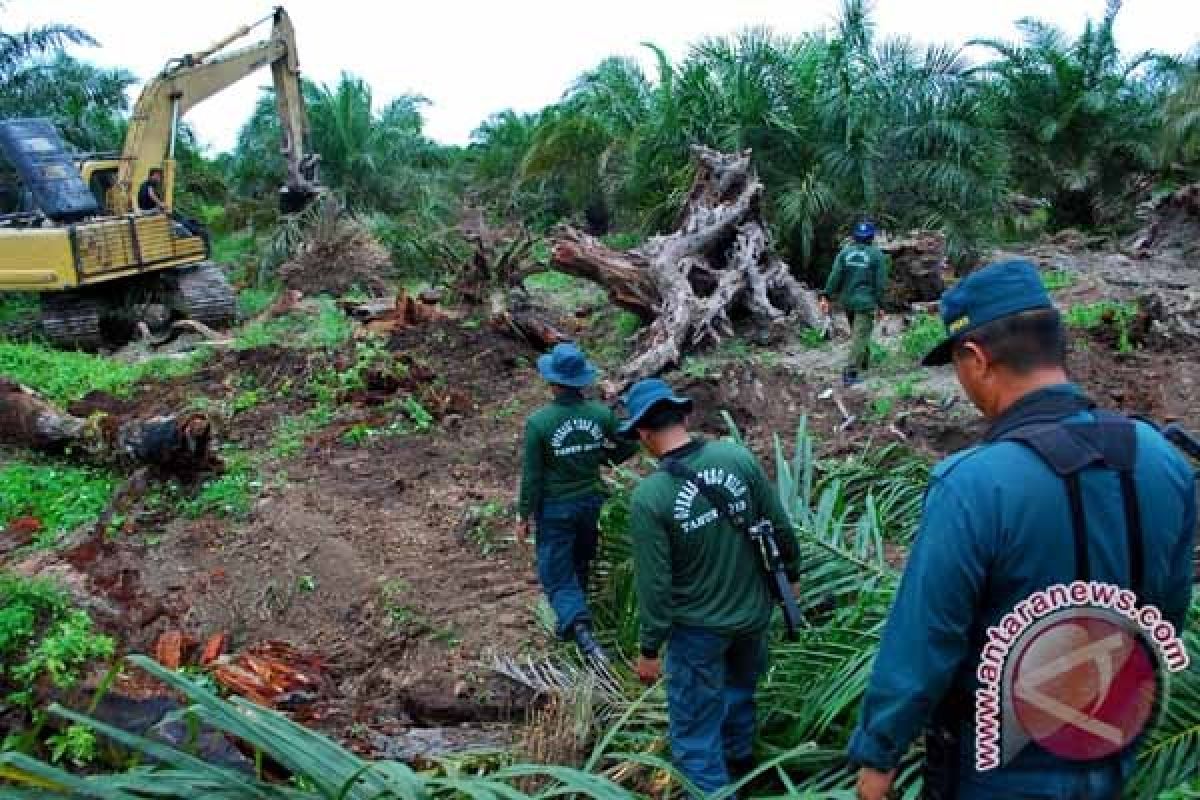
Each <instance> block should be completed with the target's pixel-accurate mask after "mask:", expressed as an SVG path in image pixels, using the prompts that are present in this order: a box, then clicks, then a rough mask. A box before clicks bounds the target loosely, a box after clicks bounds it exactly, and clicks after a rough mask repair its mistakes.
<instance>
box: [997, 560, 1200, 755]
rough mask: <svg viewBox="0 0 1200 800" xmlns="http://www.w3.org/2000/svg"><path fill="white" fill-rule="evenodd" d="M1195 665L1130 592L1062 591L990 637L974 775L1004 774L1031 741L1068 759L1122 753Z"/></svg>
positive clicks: (1040, 597)
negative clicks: (1168, 677) (1169, 679)
mask: <svg viewBox="0 0 1200 800" xmlns="http://www.w3.org/2000/svg"><path fill="white" fill-rule="evenodd" d="M1189 663H1190V661H1189V658H1188V654H1187V651H1186V649H1185V648H1184V646H1183V642H1182V640H1180V638H1179V637H1178V635H1177V631H1176V630H1175V627H1174V626H1173V625H1172V624H1171V623H1170V622H1168V621H1166V620H1164V619H1163V618H1162V614H1161V613H1160V612H1159V610H1158V609H1157V608H1155V607H1154V606H1138V605H1137V598H1136V596H1135V595H1134V593H1133V592H1131V591H1129V590H1128V589H1122V588H1120V587H1118V586H1114V585H1112V584H1106V583H1095V582H1084V581H1076V582H1074V583H1072V584H1070V585H1064V584H1059V585H1055V586H1052V587H1050V588H1049V589H1046V590H1044V591H1041V592H1036V593H1034V594H1033V595H1031V596H1030V597H1029V598H1028V599H1026V600H1024V601H1022V602H1020V603H1018V604H1017V605H1016V607H1015V608H1014V609H1013V611H1011V612H1009V613H1008V614H1006V615H1005V616H1004V617H1003V618H1002V619H1001V620H1000V622H999V623H998V624H997V625H995V626H993V627H992V628H989V629H988V631H987V642H986V644H985V645H984V648H983V652H982V654H981V658H980V662H979V667H978V668H977V670H976V677H977V678H978V680H979V683H980V688H979V689H978V690H977V691H976V694H975V739H976V741H975V767H976V769H978V770H980V771H986V770H991V769H996V768H997V767H1000V766H1002V765H1003V764H1005V763H1008V762H1009V761H1011V760H1012V759H1013V758H1014V757H1016V755H1017V754H1018V753H1020V752H1021V751H1022V750H1023V749H1024V748H1025V747H1026V746H1028V745H1029V744H1030V743H1031V742H1032V743H1036V744H1038V745H1040V746H1041V747H1043V748H1045V749H1046V750H1048V751H1049V752H1051V753H1053V754H1055V755H1057V756H1059V757H1060V758H1064V759H1069V760H1074V761H1092V760H1095V759H1100V758H1104V757H1106V756H1109V755H1112V754H1114V753H1117V752H1120V751H1121V750H1123V749H1124V748H1126V747H1127V746H1128V745H1129V744H1130V743H1132V742H1133V741H1134V739H1136V738H1137V737H1138V736H1139V735H1140V734H1141V733H1142V731H1144V730H1145V729H1146V727H1147V726H1148V725H1149V724H1150V722H1151V720H1152V719H1153V717H1154V714H1155V711H1156V709H1157V707H1158V701H1159V698H1160V697H1161V695H1162V681H1163V676H1164V673H1165V672H1178V671H1181V670H1184V669H1187V667H1188V665H1189Z"/></svg>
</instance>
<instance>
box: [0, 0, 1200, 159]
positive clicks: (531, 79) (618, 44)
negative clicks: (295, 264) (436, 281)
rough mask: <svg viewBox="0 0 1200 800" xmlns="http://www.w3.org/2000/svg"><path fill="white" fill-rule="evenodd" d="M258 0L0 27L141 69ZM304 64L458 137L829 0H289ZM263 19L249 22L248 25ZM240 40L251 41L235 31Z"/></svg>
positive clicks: (1008, 23)
mask: <svg viewBox="0 0 1200 800" xmlns="http://www.w3.org/2000/svg"><path fill="white" fill-rule="evenodd" d="M273 5H274V3H271V2H262V0H203V2H196V0H186V1H185V0H108V1H107V2H102V1H101V0H8V2H7V3H6V4H5V5H4V6H3V7H2V8H0V29H2V30H5V31H12V30H18V29H22V28H24V27H25V26H27V25H31V24H40V23H44V22H49V21H58V22H70V23H73V24H75V25H78V26H79V27H81V28H83V29H84V30H86V31H88V32H89V33H91V34H92V35H93V36H94V37H95V38H96V39H98V40H99V41H100V43H101V46H100V47H98V48H87V49H79V50H77V51H75V52H76V55H79V56H81V57H83V58H87V59H89V60H91V61H94V62H96V63H99V64H103V65H106V66H123V67H126V68H128V69H130V70H132V71H133V73H134V74H135V75H137V76H138V78H139V79H140V80H144V79H146V78H147V77H149V76H152V75H154V74H155V73H156V72H158V70H160V69H161V68H162V66H163V64H164V63H165V62H166V60H167V58H168V57H171V56H178V55H181V54H183V53H185V52H189V51H194V50H197V49H200V48H201V47H204V46H206V45H208V44H209V43H210V42H212V41H215V40H216V39H218V38H220V37H222V36H224V35H226V34H228V33H230V32H232V31H233V30H234V29H235V28H237V27H238V26H240V25H243V24H246V23H249V22H252V21H254V20H256V19H258V18H260V17H262V16H265V15H266V14H267V13H269V12H270V9H271V8H272V6H273ZM286 5H287V9H288V11H289V13H290V14H291V16H292V19H293V21H294V23H295V26H296V37H297V41H298V48H299V51H300V63H301V68H302V70H303V72H304V74H305V75H306V76H307V77H308V78H310V79H312V80H315V81H317V82H321V83H332V82H335V81H336V80H337V78H338V75H339V74H340V73H341V72H342V71H343V70H345V71H348V72H352V73H354V74H356V75H358V76H361V77H362V78H365V79H366V80H367V82H368V83H370V84H371V86H372V87H373V88H374V91H375V102H376V104H377V105H382V104H384V103H385V102H386V101H387V100H388V99H390V98H391V97H393V96H395V95H397V94H400V93H403V92H416V93H419V94H423V95H425V96H426V97H428V98H429V99H430V100H431V101H432V103H433V105H432V106H431V107H430V108H428V109H427V111H426V118H427V120H428V127H427V130H428V133H429V134H430V135H431V136H432V137H433V138H435V139H438V140H439V141H442V142H446V143H457V144H462V143H465V142H466V141H467V140H468V138H469V136H470V133H471V131H472V130H473V129H474V128H475V127H476V126H477V125H478V124H479V123H480V122H481V121H482V120H483V119H484V118H485V117H486V116H487V115H488V114H490V113H492V112H494V111H499V110H502V109H505V108H515V109H517V110H519V111H532V110H535V109H538V108H541V107H542V106H544V105H546V104H547V103H551V102H554V101H555V100H557V99H558V98H559V97H560V96H561V95H562V92H563V90H564V89H565V88H566V87H567V86H568V84H569V83H570V82H571V80H572V79H573V78H575V77H576V76H577V75H578V74H579V73H580V72H582V71H584V70H586V69H588V68H590V67H592V66H594V65H595V64H596V63H597V62H599V61H600V60H601V59H603V58H605V57H606V56H610V55H617V54H619V55H632V56H634V57H637V58H639V59H642V60H643V61H644V62H645V63H646V65H647V66H650V62H649V59H648V58H647V55H648V52H647V51H645V50H644V48H641V47H639V43H640V42H643V41H652V42H654V43H656V44H658V45H660V46H662V47H664V48H666V50H667V52H668V53H669V54H671V55H672V57H674V58H678V57H681V56H683V55H684V54H685V53H686V52H687V47H688V45H689V44H690V43H692V42H695V41H696V40H698V39H700V38H702V37H704V36H707V35H714V34H726V33H731V32H734V31H736V30H738V29H740V28H744V27H747V26H751V25H767V26H769V27H771V28H772V29H774V30H775V31H776V32H778V33H784V34H799V33H802V32H804V31H808V30H813V29H815V28H819V27H821V26H824V25H827V24H829V23H830V22H831V20H832V19H833V17H834V15H835V14H836V13H837V9H838V8H839V6H840V2H839V0H721V1H720V2H716V1H715V0H593V2H587V3H583V2H577V1H573V0H475V1H474V2H468V1H467V0H424V1H423V2H412V0H398V2H387V1H386V0H380V2H371V1H370V0H338V1H336V2H331V0H291V2H287V3H286ZM1103 13H1104V0H877V2H876V3H875V21H876V24H877V26H878V29H879V30H880V32H881V33H885V34H886V33H902V34H908V35H910V36H912V37H913V38H915V39H917V40H919V41H923V42H951V43H955V44H958V43H962V42H964V41H966V40H967V39H970V38H972V37H976V36H990V37H1001V38H1012V37H1013V36H1014V34H1015V31H1014V28H1013V25H1012V23H1013V21H1014V20H1016V19H1018V18H1020V17H1023V16H1028V15H1034V16H1038V17H1040V18H1042V19H1044V20H1046V21H1048V22H1051V23H1053V24H1056V25H1058V26H1060V27H1062V28H1064V29H1065V30H1067V31H1068V32H1070V33H1072V34H1074V33H1077V32H1078V31H1079V30H1080V29H1082V27H1083V24H1084V20H1085V19H1086V18H1087V17H1088V15H1091V16H1093V17H1095V18H1099V17H1100V16H1101V15H1102V14H1103ZM266 31H267V29H266V28H260V29H258V30H257V31H256V32H255V34H254V35H258V36H261V35H263V34H265V33H266ZM1116 34H1117V39H1118V42H1119V44H1120V46H1121V47H1122V48H1123V49H1124V50H1126V51H1127V52H1136V51H1140V50H1144V49H1147V48H1154V49H1157V50H1162V51H1166V52H1171V53H1178V52H1184V51H1186V50H1187V49H1189V48H1190V47H1191V46H1193V45H1194V44H1195V43H1196V41H1197V39H1198V38H1200V2H1195V0H1126V3H1125V8H1124V10H1123V11H1122V13H1121V16H1120V18H1119V19H1118V21H1117V30H1116ZM247 41H248V42H249V41H252V39H248V40H247ZM269 83H270V73H269V72H268V71H265V70H264V71H262V72H260V73H257V74H255V75H252V76H250V77H248V78H246V79H244V80H243V81H242V82H241V83H240V84H238V85H236V86H234V87H232V88H230V89H229V90H227V91H225V92H224V93H222V94H218V95H216V96H215V97H213V98H211V99H209V100H207V101H205V103H204V104H203V105H201V106H198V107H197V108H196V109H194V110H193V111H192V112H191V113H190V114H189V115H188V121H189V122H190V123H191V125H192V127H193V128H194V129H195V131H196V132H197V134H198V135H199V137H200V140H201V141H202V142H204V143H206V144H207V145H209V146H210V147H211V148H213V149H214V150H218V151H219V150H225V149H229V148H231V147H232V146H233V144H234V141H235V138H236V136H237V131H238V128H239V127H240V126H241V124H242V123H243V122H244V121H245V120H246V119H247V117H249V115H250V112H251V110H252V109H253V106H254V103H255V99H256V97H257V95H258V93H259V91H260V89H261V88H262V87H263V86H266V85H268V84H269Z"/></svg>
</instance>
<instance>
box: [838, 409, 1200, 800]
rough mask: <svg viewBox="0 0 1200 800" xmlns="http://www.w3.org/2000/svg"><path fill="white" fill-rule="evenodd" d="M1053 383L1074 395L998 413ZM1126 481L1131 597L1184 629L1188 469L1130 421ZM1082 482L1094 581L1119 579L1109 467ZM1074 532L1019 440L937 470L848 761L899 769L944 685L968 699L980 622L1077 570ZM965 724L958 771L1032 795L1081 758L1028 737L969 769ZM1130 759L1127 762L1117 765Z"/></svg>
mask: <svg viewBox="0 0 1200 800" xmlns="http://www.w3.org/2000/svg"><path fill="white" fill-rule="evenodd" d="M1052 393H1074V394H1076V395H1081V393H1080V391H1079V390H1078V389H1077V388H1076V387H1074V386H1071V385H1062V386H1056V387H1051V388H1048V389H1042V390H1040V391H1038V392H1034V393H1032V394H1031V395H1028V396H1026V397H1025V398H1022V400H1021V401H1019V402H1018V403H1017V404H1015V405H1014V406H1013V408H1011V409H1009V411H1008V412H1006V415H1005V417H1008V415H1012V414H1019V413H1021V407H1022V406H1025V405H1028V404H1029V403H1030V402H1032V401H1035V400H1036V399H1037V398H1038V397H1039V396H1040V397H1043V398H1044V397H1046V396H1047V395H1048V394H1052ZM1076 417H1078V419H1079V421H1086V420H1087V419H1088V418H1090V417H1091V413H1090V412H1086V411H1085V412H1079V413H1078V414H1076V415H1074V416H1072V417H1071V420H1072V421H1075V419H1076ZM1002 419H1003V418H1002ZM1134 480H1135V482H1136V486H1137V493H1138V498H1139V505H1140V508H1141V510H1142V519H1143V528H1144V536H1145V547H1144V553H1145V576H1146V579H1145V586H1144V589H1143V594H1142V597H1140V598H1139V602H1138V605H1139V606H1146V605H1154V606H1156V607H1157V608H1158V609H1159V610H1160V611H1161V612H1162V614H1163V617H1164V618H1165V619H1167V620H1168V621H1170V622H1171V623H1172V624H1173V625H1174V626H1175V629H1176V630H1177V631H1179V632H1180V633H1182V629H1183V625H1184V619H1185V616H1186V614H1187V610H1188V606H1189V604H1190V602H1191V593H1192V552H1193V547H1194V545H1193V541H1194V538H1195V529H1196V496H1195V475H1194V473H1193V470H1192V468H1191V465H1190V464H1189V463H1188V462H1187V460H1186V459H1185V458H1184V457H1183V456H1182V455H1181V454H1180V453H1178V452H1177V451H1176V450H1175V448H1174V447H1173V446H1172V445H1171V444H1170V443H1169V442H1167V441H1166V440H1165V439H1164V438H1163V437H1162V436H1161V435H1159V434H1158V433H1157V432H1156V431H1155V430H1154V429H1153V428H1151V427H1150V426H1148V425H1146V424H1144V423H1140V422H1139V423H1137V461H1136V466H1135V470H1134ZM1081 482H1082V488H1083V501H1084V507H1085V509H1086V515H1085V517H1086V520H1087V529H1088V545H1089V558H1088V562H1089V564H1090V569H1091V575H1090V578H1091V580H1093V581H1098V582H1099V581H1106V582H1111V583H1114V584H1119V585H1121V586H1126V587H1128V586H1130V580H1131V579H1130V568H1129V564H1128V563H1127V562H1128V560H1129V559H1128V550H1127V543H1126V542H1127V540H1126V536H1125V521H1124V509H1123V505H1122V502H1121V493H1120V489H1119V482H1118V478H1117V474H1116V473H1115V472H1113V471H1111V470H1104V469H1097V468H1089V469H1086V470H1085V471H1084V472H1083V473H1082V475H1081ZM1071 530H1072V528H1071V517H1070V514H1069V511H1068V505H1067V502H1066V500H1065V492H1064V488H1063V482H1062V480H1060V479H1059V478H1058V476H1056V475H1055V474H1054V472H1052V471H1051V470H1050V468H1049V467H1048V466H1047V465H1046V464H1045V462H1043V461H1042V460H1041V458H1040V457H1039V456H1038V455H1037V454H1036V453H1034V452H1033V451H1032V450H1030V449H1029V448H1027V447H1026V446H1024V445H1022V444H1019V443H1016V442H1009V441H997V442H993V443H989V444H984V445H981V446H977V447H973V448H970V449H968V450H965V451H963V452H960V453H956V454H955V455H953V456H951V457H949V458H947V459H946V460H944V461H943V462H941V463H940V464H939V465H938V466H937V467H936V468H935V469H934V471H933V475H932V478H931V481H930V486H929V491H928V494H927V495H926V498H925V507H924V513H923V516H922V520H921V527H920V530H919V532H918V535H917V538H916V541H915V543H914V546H913V549H912V552H911V553H910V554H909V560H908V564H907V566H906V568H905V571H904V577H903V579H902V581H901V583H900V587H899V590H898V592H897V595H896V599H895V604H894V606H893V608H892V611H891V614H890V616H889V618H888V621H887V625H886V627H885V630H884V634H883V639H882V642H881V645H880V650H879V654H878V656H877V658H876V662H875V667H874V671H873V673H872V675H871V680H870V684H869V686H868V689H867V693H866V697H865V700H864V703H863V709H862V716H861V719H860V722H859V727H858V729H857V730H856V731H855V733H854V736H853V738H852V740H851V743H850V753H849V755H850V758H851V760H852V761H853V762H855V763H858V764H864V765H868V766H872V767H875V768H877V769H884V770H886V769H891V768H893V767H895V766H896V764H897V762H899V760H900V758H901V757H902V756H903V755H904V753H905V752H906V751H907V750H908V748H909V746H910V745H911V744H912V742H913V740H914V739H915V738H916V737H917V736H918V735H919V734H920V733H921V731H922V730H923V729H924V728H925V727H926V726H927V725H928V724H929V722H930V719H931V716H932V714H933V711H934V709H935V708H936V707H938V705H939V703H940V702H941V701H942V699H943V697H944V696H945V695H946V693H947V692H948V691H950V690H955V691H957V692H958V693H959V694H960V696H964V695H963V693H965V696H966V697H968V698H974V696H975V689H976V688H977V687H978V685H979V684H978V682H977V679H976V677H975V671H976V668H977V667H978V665H979V663H980V652H981V648H982V645H983V644H984V642H985V641H986V633H985V632H986V630H987V628H988V626H992V625H995V624H996V623H997V622H998V621H999V620H1000V619H1001V618H1002V617H1003V616H1004V615H1005V614H1006V613H1008V612H1009V611H1012V610H1013V608H1014V606H1015V605H1016V604H1017V603H1018V602H1019V601H1021V600H1024V599H1026V598H1028V597H1029V596H1030V595H1031V594H1032V593H1034V592H1036V591H1038V590H1042V589H1046V588H1048V587H1050V586H1052V585H1054V584H1059V583H1067V584H1069V583H1070V582H1071V581H1072V580H1073V579H1074V577H1075V575H1074V549H1073V538H1072V535H1071ZM1193 658H1200V654H1193ZM961 733H962V741H963V743H964V747H963V748H962V753H961V755H962V759H961V761H962V765H961V766H962V769H964V770H966V772H964V773H963V777H964V779H966V780H967V781H968V782H970V783H973V784H975V785H990V786H992V787H995V788H997V789H1003V790H1006V791H1020V790H1032V789H1037V790H1040V791H1042V792H1044V793H1045V794H1044V795H1043V794H1039V795H1038V796H1039V797H1040V796H1047V797H1056V796H1058V795H1057V794H1055V793H1054V788H1053V785H1054V783H1055V781H1056V780H1057V779H1058V778H1057V777H1056V776H1061V778H1062V784H1063V786H1064V788H1065V786H1066V785H1067V784H1068V783H1069V782H1070V781H1071V780H1074V779H1077V778H1078V775H1079V773H1080V771H1081V769H1083V768H1084V767H1083V766H1082V765H1081V764H1079V763H1077V762H1076V763H1073V762H1067V761H1064V760H1061V759H1057V758H1055V757H1054V756H1053V755H1051V754H1050V753H1048V752H1047V751H1045V750H1042V749H1041V748H1038V747H1028V748H1025V749H1024V750H1023V751H1021V752H1020V754H1019V755H1017V756H1016V758H1015V759H1014V760H1013V761H1011V762H1010V763H1009V764H1007V765H1005V766H1003V767H1000V768H998V769H995V770H988V771H986V772H976V771H975V767H974V765H975V760H974V755H975V753H974V749H975V738H974V724H973V720H972V719H970V718H968V719H966V720H964V722H963V727H962V731H961ZM1131 758H1132V754H1129V756H1128V757H1127V759H1126V763H1125V764H1124V765H1123V766H1124V767H1125V768H1126V770H1127V769H1128V768H1129V766H1130V765H1131V762H1130V759H1131ZM1064 796H1065V794H1064Z"/></svg>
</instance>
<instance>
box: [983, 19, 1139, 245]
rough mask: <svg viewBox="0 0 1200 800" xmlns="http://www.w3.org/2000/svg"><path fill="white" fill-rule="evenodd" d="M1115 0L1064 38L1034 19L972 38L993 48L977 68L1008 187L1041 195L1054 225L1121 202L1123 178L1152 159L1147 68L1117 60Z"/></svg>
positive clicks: (1111, 211)
mask: <svg viewBox="0 0 1200 800" xmlns="http://www.w3.org/2000/svg"><path fill="white" fill-rule="evenodd" d="M1120 9H1121V3H1120V0H1109V3H1108V7H1107V10H1106V13H1105V15H1104V18H1103V19H1102V20H1101V21H1100V23H1099V24H1096V23H1094V22H1092V21H1090V20H1089V22H1088V24H1087V25H1086V27H1085V28H1084V31H1083V33H1082V34H1080V36H1079V37H1078V38H1077V39H1075V40H1074V41H1071V40H1069V39H1068V38H1067V37H1066V35H1065V34H1063V32H1062V31H1060V30H1058V29H1057V28H1054V27H1052V26H1050V25H1047V24H1046V23H1044V22H1041V21H1039V20H1036V19H1022V20H1020V21H1019V22H1018V23H1017V26H1018V28H1019V29H1020V31H1021V33H1022V40H1021V42H1019V43H1009V42H1002V41H997V40H994V39H983V40H978V41H977V42H974V43H975V44H980V45H983V46H984V47H986V48H988V49H990V50H991V51H993V52H994V53H995V54H996V58H995V59H994V60H993V61H992V62H990V63H989V64H987V65H985V66H984V67H983V68H982V70H981V71H980V75H981V77H982V78H983V79H984V84H983V90H984V92H985V94H986V96H987V102H988V105H989V106H990V108H991V113H992V114H993V115H994V117H995V121H996V125H997V127H999V128H1000V129H1002V130H1003V131H1004V132H1005V136H1006V138H1007V139H1008V142H1009V146H1010V150H1011V152H1012V157H1013V161H1012V172H1013V177H1014V179H1015V180H1016V182H1017V186H1018V188H1019V189H1020V190H1021V191H1023V192H1025V193H1026V194H1030V195H1033V196H1036V197H1042V198H1046V199H1048V200H1049V201H1050V204H1051V206H1050V207H1051V216H1052V221H1053V223H1054V224H1055V225H1057V226H1059V227H1064V226H1088V227H1091V226H1095V225H1097V224H1101V223H1107V222H1110V221H1112V220H1113V219H1115V218H1116V217H1117V216H1118V213H1119V212H1120V211H1121V210H1123V209H1124V207H1125V203H1124V198H1125V195H1126V193H1127V190H1128V188H1129V179H1130V178H1131V177H1132V176H1135V175H1138V174H1140V173H1143V172H1145V171H1147V170H1149V169H1150V167H1151V166H1152V165H1153V162H1154V159H1153V155H1154V154H1153V150H1152V146H1151V142H1153V140H1154V138H1155V137H1154V134H1155V131H1154V114H1153V111H1154V107H1153V105H1154V96H1153V93H1152V91H1151V86H1150V83H1149V77H1148V75H1147V73H1148V71H1149V70H1148V69H1147V67H1149V66H1151V65H1154V64H1155V63H1157V62H1158V61H1159V60H1160V56H1158V55H1156V54H1154V53H1151V52H1146V53H1142V54H1140V55H1137V56H1135V57H1134V58H1132V59H1129V60H1125V59H1122V57H1121V54H1120V51H1119V50H1118V48H1117V45H1116V41H1115V39H1114V38H1113V24H1114V22H1115V21H1116V18H1117V15H1118V13H1119V12H1120Z"/></svg>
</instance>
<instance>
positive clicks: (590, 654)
mask: <svg viewBox="0 0 1200 800" xmlns="http://www.w3.org/2000/svg"><path fill="white" fill-rule="evenodd" d="M572 633H573V635H574V637H575V644H577V645H579V651H580V652H581V653H583V655H584V657H586V658H587V659H588V660H589V661H601V662H607V661H608V654H607V653H605V652H604V648H603V647H601V646H600V643H599V642H597V641H596V637H595V635H593V634H592V626H591V624H590V623H587V622H576V623H575V626H574V628H573V629H572Z"/></svg>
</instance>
